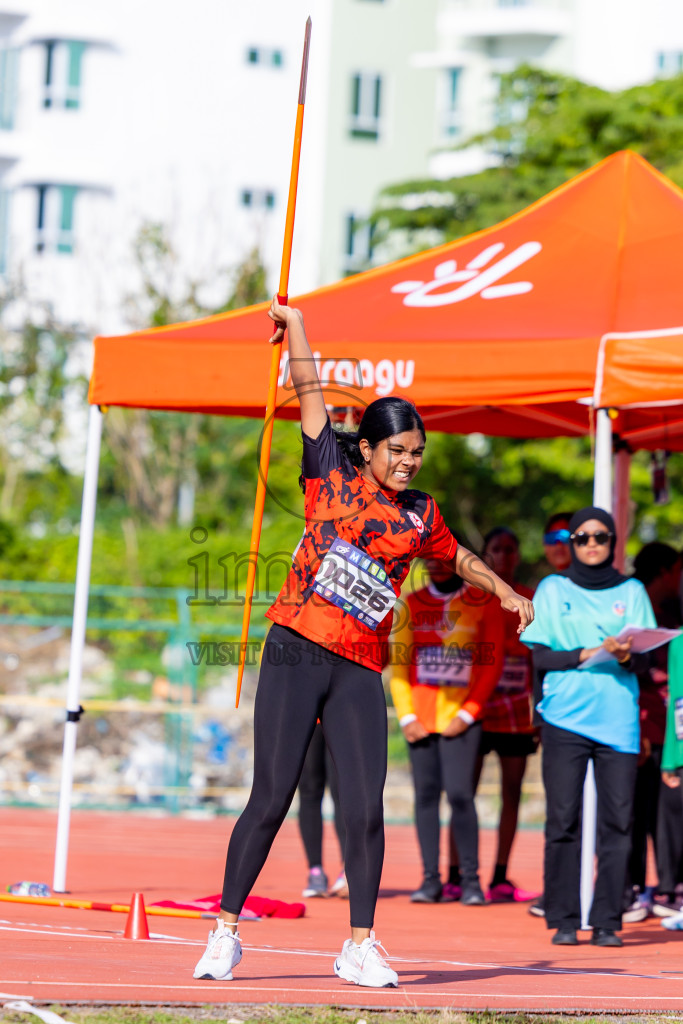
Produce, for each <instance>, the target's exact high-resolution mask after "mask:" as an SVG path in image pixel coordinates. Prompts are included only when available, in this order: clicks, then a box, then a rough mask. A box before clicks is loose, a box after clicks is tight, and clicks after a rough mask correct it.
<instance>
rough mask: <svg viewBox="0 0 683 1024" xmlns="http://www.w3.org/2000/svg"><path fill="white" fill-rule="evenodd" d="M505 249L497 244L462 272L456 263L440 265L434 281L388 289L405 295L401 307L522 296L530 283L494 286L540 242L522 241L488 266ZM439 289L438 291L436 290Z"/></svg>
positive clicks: (538, 247)
mask: <svg viewBox="0 0 683 1024" xmlns="http://www.w3.org/2000/svg"><path fill="white" fill-rule="evenodd" d="M504 248H505V243H504V242H496V243H495V244H494V245H489V246H488V247H487V248H486V249H484V250H483V251H482V252H480V253H479V255H478V256H475V257H474V259H472V260H470V262H469V263H468V264H467V266H466V268H465V269H464V270H458V264H457V262H456V260H446V261H445V263H439V265H438V266H437V267H436V268H435V270H434V280H433V281H400V282H399V284H395V285H394V287H393V288H392V289H391V290H392V292H407V295H406V297H405V299H404V300H403V304H404V305H405V306H449V305H450V304H451V303H453V302H463V301H464V300H465V299H469V298H471V297H472V296H473V295H481V297H482V299H503V298H506V297H507V296H508V295H523V294H524V293H525V292H530V291H531V289H532V288H533V284H532V283H531V281H511V282H510V283H509V284H495V283H494V282H496V281H500V279H501V278H502V277H505V275H506V274H509V273H511V271H513V270H516V269H517V267H521V265H522V264H523V263H526V262H527V260H530V259H531V258H532V257H533V256H536V254H537V253H539V252H540V251H541V249H542V246H541V243H540V242H525V243H524V244H523V245H520V246H519V247H518V248H517V249H513V251H512V252H510V253H508V254H507V256H503V258H502V259H500V260H498V262H497V263H492V264H491V265H490V266H487V264H489V263H491V260H492V259H494V257H496V256H497V255H498V253H499V252H501V250H502V249H504ZM449 284H455V285H457V287H456V288H451V290H450V291H442V289H443V288H444V286H445V285H449ZM437 289H438V291H437Z"/></svg>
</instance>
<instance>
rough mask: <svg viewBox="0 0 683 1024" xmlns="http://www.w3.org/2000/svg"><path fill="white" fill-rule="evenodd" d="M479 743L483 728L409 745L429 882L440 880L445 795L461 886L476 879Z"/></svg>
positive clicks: (477, 725)
mask: <svg viewBox="0 0 683 1024" xmlns="http://www.w3.org/2000/svg"><path fill="white" fill-rule="evenodd" d="M480 741H481V722H475V723H474V724H473V725H471V726H470V727H469V728H468V729H466V730H465V732H463V733H460V735H459V736H450V737H449V736H441V735H440V734H439V733H430V734H429V736H425V738H424V739H422V740H417V742H415V743H409V744H408V749H409V750H410V763H411V765H412V769H413V781H414V783H415V824H416V826H417V836H418V840H419V843H420V852H421V853H422V866H423V870H424V874H425V877H426V878H438V877H439V839H440V835H441V824H440V820H439V802H440V800H441V790H442V789H445V790H446V796H447V797H448V802H449V804H450V805H451V829H452V833H453V839H454V840H455V844H456V846H457V848H458V854H459V857H460V870H461V872H462V876H463V880H464V881H465V882H475V881H476V880H477V879H478V876H479V825H478V822H477V810H476V807H475V804H474V789H475V765H476V763H477V755H478V754H479V744H480Z"/></svg>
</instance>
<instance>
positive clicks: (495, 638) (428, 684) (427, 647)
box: [391, 561, 505, 906]
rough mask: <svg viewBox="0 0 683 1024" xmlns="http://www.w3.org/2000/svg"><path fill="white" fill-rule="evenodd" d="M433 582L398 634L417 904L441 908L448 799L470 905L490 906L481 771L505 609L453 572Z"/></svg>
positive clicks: (395, 679) (395, 681)
mask: <svg viewBox="0 0 683 1024" xmlns="http://www.w3.org/2000/svg"><path fill="white" fill-rule="evenodd" d="M427 569H428V572H429V576H430V582H429V583H428V585H427V586H426V587H424V588H423V589H422V590H418V591H416V592H415V593H413V594H410V595H409V596H408V597H407V599H406V601H405V609H404V615H403V616H402V621H401V622H400V623H399V625H398V628H397V629H396V631H395V634H394V637H393V639H394V646H393V647H392V653H393V657H392V667H391V695H392V698H393V702H394V707H395V708H396V714H397V716H398V720H399V723H400V725H401V728H402V730H403V734H404V736H405V738H406V740H407V742H408V750H409V753H410V762H411V767H412V772H413V781H414V785H415V824H416V827H417V835H418V841H419V844H420V851H421V854H422V864H423V872H424V877H423V881H422V884H421V886H420V888H419V889H417V890H416V891H415V892H414V893H413V894H412V896H411V900H412V901H413V902H414V903H435V902H437V901H438V900H440V899H441V896H442V885H441V879H440V875H439V840H440V834H441V827H440V819H439V802H440V798H441V791H442V790H445V791H446V795H447V797H448V801H449V804H450V806H451V812H452V818H451V829H452V832H453V837H454V839H455V842H456V844H457V848H458V851H459V853H460V862H461V869H460V870H461V878H462V893H461V902H462V903H463V904H464V905H465V906H481V905H482V904H484V903H485V899H484V894H483V892H482V890H481V885H480V883H479V824H478V821H477V812H476V808H475V805H474V790H475V766H476V762H477V756H478V754H479V745H480V740H481V718H482V715H483V711H484V707H485V706H486V703H487V701H488V699H489V697H490V695H491V693H492V692H493V690H494V687H495V685H496V683H497V682H498V680H499V678H500V674H501V671H502V666H503V638H504V628H505V627H504V620H503V614H502V611H501V609H500V606H499V605H498V603H497V602H493V601H490V600H489V597H488V594H485V593H484V592H483V591H481V590H477V589H475V588H474V587H472V586H471V585H469V584H465V585H463V583H462V580H460V579H459V577H457V576H454V575H453V573H452V569H450V567H448V566H444V565H443V564H441V563H439V562H434V561H428V562H427Z"/></svg>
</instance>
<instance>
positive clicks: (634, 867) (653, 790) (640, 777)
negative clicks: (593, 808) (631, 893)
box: [626, 744, 662, 892]
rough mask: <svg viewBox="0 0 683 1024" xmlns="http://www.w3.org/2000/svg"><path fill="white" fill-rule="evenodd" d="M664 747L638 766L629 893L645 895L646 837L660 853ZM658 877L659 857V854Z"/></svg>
mask: <svg viewBox="0 0 683 1024" xmlns="http://www.w3.org/2000/svg"><path fill="white" fill-rule="evenodd" d="M661 764H662V746H661V744H653V745H652V751H651V753H650V756H649V757H648V758H646V760H645V761H643V763H642V764H640V765H638V771H637V772H636V788H635V796H634V801H633V835H632V843H631V854H630V856H629V859H628V872H627V878H626V888H627V891H628V890H630V889H632V887H633V886H634V885H637V886H638V888H639V889H640V891H641V892H642V891H643V889H644V888H645V876H646V871H647V837H648V836H650V837H651V838H652V842H653V844H654V847H655V852H656V853H657V817H658V813H657V812H658V805H659V798H660V793H661V787H660V783H661ZM657 862H658V867H657V870H658V873H659V870H660V869H659V854H658V853H657Z"/></svg>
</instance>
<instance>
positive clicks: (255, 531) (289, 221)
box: [235, 18, 311, 708]
mask: <svg viewBox="0 0 683 1024" xmlns="http://www.w3.org/2000/svg"><path fill="white" fill-rule="evenodd" d="M310 45H311V19H310V18H309V19H308V20H307V22H306V34H305V36H304V55H303V59H302V61H301V80H300V82H299V105H298V107H297V111H296V126H295V128H294V152H293V153H292V173H291V176H290V179H289V198H288V200H287V218H286V220H285V239H284V245H283V247H282V264H281V267H280V287H279V288H278V295H277V300H278V302H279V303H280V305H281V306H286V305H287V298H288V296H287V289H288V288H289V264H290V262H291V259H292V236H293V234H294V214H295V211H296V188H297V184H298V182H299V157H300V155H301V134H302V132H303V127H304V103H305V101H306V78H307V75H308V51H309V49H310ZM281 348H282V340H280V341H278V342H275V343H274V344H273V351H272V353H271V357H270V376H269V379H268V397H267V399H266V415H265V422H264V426H263V437H262V441H261V456H260V459H259V473H258V481H257V484H256V501H255V503H254V522H253V525H252V528H251V542H250V544H249V562H248V565H247V588H246V593H245V596H244V614H243V616H242V637H241V640H240V652H239V661H238V663H237V694H236V696H235V707H236V708H237V707H239V703H240V693H241V690H242V676H243V674H244V663H245V660H246V656H247V637H248V636H249V616H250V614H251V605H252V601H253V597H254V580H255V579H256V565H257V559H258V548H259V541H260V539H261V524H262V523H263V507H264V505H265V501H266V481H267V480H268V463H269V461H270V444H271V441H272V438H273V420H274V418H275V395H276V392H277V378H278V373H279V370H280V350H281Z"/></svg>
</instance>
